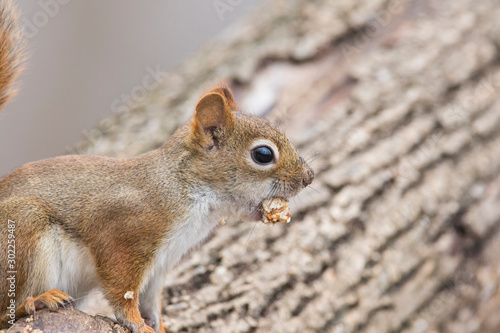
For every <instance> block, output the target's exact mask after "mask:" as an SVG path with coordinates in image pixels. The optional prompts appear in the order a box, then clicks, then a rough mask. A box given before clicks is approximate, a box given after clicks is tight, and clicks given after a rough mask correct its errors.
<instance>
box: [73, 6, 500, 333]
mask: <svg viewBox="0 0 500 333" xmlns="http://www.w3.org/2000/svg"><path fill="white" fill-rule="evenodd" d="M236 9H237V8H236ZM498 17H500V7H499V6H498V5H497V4H496V2H495V1H488V0H475V1H473V0H444V1H439V2H438V1H431V0H421V1H405V0H399V1H398V0H394V1H385V0H377V1H362V0H351V1H307V0H292V1H284V0H274V1H270V3H269V4H267V5H266V6H265V7H264V8H262V9H261V10H260V11H259V12H256V13H255V14H254V15H253V16H252V17H250V18H249V19H248V20H246V21H245V22H241V23H240V24H239V25H237V26H235V27H234V28H233V29H231V31H228V32H227V33H226V35H224V36H221V37H219V39H218V40H216V41H214V42H212V43H211V44H210V45H208V46H207V47H206V48H205V49H204V50H202V51H201V52H200V53H199V54H198V55H197V56H195V57H194V58H193V59H190V60H188V61H187V62H186V63H185V64H184V65H183V67H182V68H179V69H178V70H177V71H175V72H173V73H167V74H166V75H165V77H164V79H163V81H162V84H161V85H160V87H159V88H158V89H156V90H155V91H154V92H151V93H150V94H149V96H148V97H147V99H145V100H144V101H142V102H141V103H140V104H139V105H138V106H137V107H136V108H135V109H134V110H132V111H130V112H127V113H124V114H119V115H114V116H113V117H112V118H110V119H108V120H106V121H105V122H103V123H102V124H101V126H100V127H99V128H98V129H96V131H95V133H97V134H96V135H94V136H93V137H92V138H86V139H85V140H84V141H83V142H82V144H80V145H79V146H78V151H79V152H81V153H91V154H103V155H108V156H133V155H137V154H139V153H142V152H145V151H147V150H150V149H153V148H156V147H158V146H159V145H161V144H163V143H164V142H166V141H167V139H168V137H169V135H171V133H172V132H173V131H174V130H175V128H176V127H177V126H178V125H179V124H180V123H181V122H183V121H186V120H187V119H188V118H189V116H190V115H191V113H192V110H193V105H194V101H195V99H196V98H197V97H198V96H199V94H200V93H201V92H202V91H203V90H204V89H205V88H206V87H207V85H208V84H210V83H214V82H216V81H215V80H219V79H224V80H226V81H227V82H228V83H229V85H230V86H231V88H232V89H233V90H234V92H235V96H236V100H237V101H239V104H240V107H241V108H242V109H243V110H246V111H248V112H251V113H256V114H259V115H262V116H266V117H268V118H269V119H270V120H272V121H274V122H275V123H277V124H279V125H280V126H282V127H283V128H285V129H286V133H287V135H288V136H289V137H290V138H291V140H292V142H294V143H295V144H296V146H297V147H298V148H299V151H300V152H301V153H302V155H305V157H307V158H309V159H310V160H311V161H312V166H313V168H314V169H315V171H316V180H315V181H314V183H313V185H312V188H311V190H308V191H307V190H306V191H305V193H303V194H301V195H300V196H299V197H298V198H297V199H296V200H295V201H293V202H292V204H294V205H295V207H294V212H293V215H292V223H290V224H288V225H276V226H274V227H272V228H270V227H267V226H265V225H261V224H249V223H228V224H226V225H225V226H223V227H221V228H219V230H218V231H217V233H216V235H215V236H214V237H213V238H212V239H211V240H210V241H209V242H208V243H207V244H205V245H204V246H202V247H201V248H200V249H199V250H197V251H195V252H193V253H192V254H190V255H189V256H188V258H187V259H186V260H184V261H183V262H182V263H181V264H180V265H178V267H176V268H175V269H174V270H173V271H171V272H170V273H169V274H168V276H167V279H168V281H167V285H166V288H165V289H164V303H163V314H164V317H163V319H164V321H165V322H166V323H167V324H168V325H169V326H170V331H171V332H335V333H339V332H377V333H380V332H457V333H458V332H498V331H499V330H500V317H498V315H497V312H498V309H499V308H500V291H499V286H498V284H499V281H500V277H499V275H500V257H499V256H498V253H499V252H500V233H499V227H500V203H499V201H500V173H499V170H500V132H499V126H500V110H499V106H500V103H499V102H498V97H499V95H500V92H499V89H498V88H499V84H500V61H499V59H500V58H499V41H500V20H498ZM101 134H102V135H101ZM228 222H229V221H228Z"/></svg>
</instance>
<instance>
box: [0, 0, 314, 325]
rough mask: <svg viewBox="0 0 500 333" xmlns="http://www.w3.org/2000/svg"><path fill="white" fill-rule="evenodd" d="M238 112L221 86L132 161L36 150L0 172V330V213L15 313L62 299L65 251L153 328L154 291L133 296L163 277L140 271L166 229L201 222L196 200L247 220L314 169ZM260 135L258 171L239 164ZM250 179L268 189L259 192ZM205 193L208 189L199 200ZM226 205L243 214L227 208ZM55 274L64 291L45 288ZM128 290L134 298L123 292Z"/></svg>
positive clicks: (5, 75) (10, 62) (154, 263)
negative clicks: (275, 154) (267, 147)
mask: <svg viewBox="0 0 500 333" xmlns="http://www.w3.org/2000/svg"><path fill="white" fill-rule="evenodd" d="M9 8H10V7H8V6H7V7H6V6H5V5H4V6H3V8H2V9H0V13H2V14H1V15H3V16H2V17H4V18H5V17H9V10H10V9H9ZM3 22H5V21H3ZM9 22H10V21H9ZM11 24H12V22H11V23H9V24H3V25H2V26H1V28H2V29H4V28H6V27H7V28H8V27H10V26H11ZM10 32H11V29H10V30H9V29H7V30H2V31H1V32H0V36H3V37H1V38H3V40H4V41H11V40H13V39H12V38H11V37H9V33H10ZM6 36H7V37H6ZM14 39H15V38H14ZM10 43H12V42H10ZM9 45H14V44H9ZM9 54H11V53H9V52H8V50H6V49H2V55H1V56H0V66H1V68H2V72H1V73H0V82H2V86H1V88H2V91H8V87H7V86H6V84H7V83H8V82H11V81H12V76H13V75H14V72H15V70H14V69H15V68H17V66H18V64H17V61H18V57H15V56H14V57H13V56H12V55H10V56H9ZM5 96H9V95H8V94H7V95H5ZM4 102H5V100H4ZM236 110H238V107H237V106H236V103H235V101H234V98H233V96H232V93H231V91H230V90H229V88H227V87H225V86H221V87H216V88H215V89H213V90H211V91H209V92H208V93H207V94H205V95H204V96H203V97H202V98H201V99H200V101H199V102H198V103H197V105H196V108H195V114H194V116H193V119H192V120H191V122H190V123H188V124H185V125H184V126H182V127H181V128H180V129H179V130H177V132H176V133H175V134H174V135H173V137H172V138H171V140H170V141H169V142H167V143H166V144H165V145H164V146H162V147H160V148H159V149H156V150H154V151H151V152H149V153H146V154H143V155H141V156H138V157H135V158H132V159H116V158H107V157H92V156H62V157H57V158H52V159H46V160H42V161H39V162H34V163H29V164H26V165H24V166H22V167H21V168H19V169H17V170H15V171H13V172H12V173H10V174H9V175H7V176H5V177H4V178H2V179H0V262H1V263H2V264H1V265H2V269H1V270H0V295H1V297H0V327H4V326H7V321H8V319H9V318H8V317H7V314H8V312H7V311H6V309H7V306H8V305H9V302H10V299H9V298H8V297H6V296H5V295H7V293H8V291H9V284H8V283H7V282H6V281H7V280H6V279H7V277H8V276H9V275H8V273H7V270H6V269H4V268H3V267H4V263H6V262H7V260H8V257H7V246H8V241H9V238H8V234H9V229H8V226H7V221H8V220H11V221H14V222H15V240H16V243H15V244H16V258H15V260H16V267H15V270H16V272H17V273H16V284H15V286H16V295H15V301H16V306H17V311H16V314H17V315H23V314H26V313H32V312H33V310H34V309H36V308H38V307H41V306H47V307H50V308H55V307H57V306H58V304H63V303H65V302H67V301H71V300H72V299H71V297H70V296H69V295H68V294H67V292H68V291H69V290H70V289H71V288H76V287H81V286H83V285H84V284H85V283H87V281H76V282H74V281H73V282H72V281H58V282H57V281H56V282H54V280H53V277H54V276H59V275H58V274H62V273H61V272H62V271H64V269H71V267H72V265H73V264H75V265H79V263H71V262H70V263H68V262H65V261H64V260H63V259H61V258H63V257H64V255H65V253H72V252H71V251H74V252H76V253H77V254H75V256H77V257H76V258H77V259H78V260H81V261H83V262H85V265H90V266H91V268H92V269H93V270H94V271H95V275H96V278H97V281H98V283H96V285H95V287H100V288H101V289H102V290H103V293H104V295H105V297H106V298H107V300H108V301H109V303H110V305H111V307H112V308H113V310H114V312H115V314H116V317H117V319H118V320H119V321H121V322H122V323H124V324H125V325H127V326H128V327H129V328H131V329H132V330H133V331H134V332H153V330H152V328H151V327H149V326H148V325H146V324H145V322H144V320H143V317H144V318H146V319H147V320H148V323H150V324H151V325H152V326H154V327H155V328H156V330H157V331H158V332H160V331H163V325H162V323H161V321H160V322H155V320H156V321H158V320H159V317H160V316H159V314H158V313H154V314H152V313H149V312H148V311H149V310H147V309H148V307H147V305H148V304H147V303H148V302H153V303H154V304H157V300H158V298H160V296H161V295H160V294H161V293H160V292H158V293H157V294H155V295H149V294H145V296H144V297H145V298H144V299H143V300H142V301H141V304H140V305H139V298H140V297H143V296H142V295H143V294H141V292H143V291H141V290H140V289H141V286H143V284H144V283H146V281H156V280H154V279H158V278H161V276H160V277H158V276H154V277H148V274H149V273H148V272H152V271H154V269H155V268H156V267H158V265H160V264H161V263H159V262H158V260H159V259H158V258H160V257H158V256H160V255H161V254H162V252H161V251H162V250H161V249H164V246H165V244H168V242H171V239H172V237H177V236H176V234H175V230H176V229H175V228H178V227H179V226H181V225H184V224H187V223H191V224H193V223H200V224H201V223H203V222H204V221H202V220H203V219H204V218H205V216H201V217H199V218H200V219H201V220H200V221H198V220H196V219H198V215H196V214H197V213H198V210H197V208H196V207H198V206H199V205H200V202H201V206H199V207H204V206H203V205H210V209H207V211H208V212H209V213H210V214H212V213H213V214H216V215H217V214H219V213H220V214H233V215H234V216H240V215H238V214H244V216H249V218H254V217H255V216H256V215H255V214H257V211H258V210H257V209H258V205H259V203H260V202H262V200H264V199H265V198H266V197H270V196H278V197H284V198H289V197H292V196H294V195H295V194H297V193H298V192H299V191H300V190H301V189H302V188H304V187H305V186H307V185H309V184H310V183H311V182H312V180H313V178H314V175H313V172H312V170H311V169H310V168H309V166H308V165H307V164H306V163H305V162H304V160H303V159H301V158H300V157H299V156H298V155H297V152H296V151H295V149H294V148H293V146H292V145H291V144H290V142H289V141H288V139H287V138H286V137H285V136H284V135H283V134H282V133H281V132H279V131H278V130H277V129H276V128H275V127H274V126H272V125H271V124H270V123H269V122H268V121H266V120H263V119H261V118H258V117H253V116H250V115H246V114H244V113H240V112H234V111H236ZM258 139H266V140H269V141H272V142H273V143H274V144H275V145H276V147H277V148H278V150H279V160H278V161H277V162H276V165H273V166H272V167H270V168H269V169H266V170H258V169H256V168H255V167H253V166H252V163H251V162H249V156H250V147H251V145H252V143H253V142H255V140H258ZM268 185H269V186H268ZM271 185H272V187H271ZM259 188H266V189H267V190H266V193H262V192H259V191H260V190H259ZM207 191H208V192H207ZM205 193H209V196H210V195H211V196H212V197H214V198H211V199H210V200H211V201H210V200H208V199H207V200H208V201H206V200H205V198H204V196H203V195H205ZM196 205H198V206H196ZM235 207H236V208H238V209H242V212H243V213H242V212H240V211H238V212H236V213H233V212H231V213H228V212H227V211H228V209H230V208H231V209H232V208H235ZM241 207H243V208H241ZM214 212H215V213H214ZM207 214H208V213H207ZM252 214H253V215H252ZM193 216H194V217H195V218H194V219H195V220H196V221H194V220H193ZM231 216H232V215H231ZM213 217H214V216H212V215H210V218H213ZM215 217H217V216H215ZM221 217H222V216H221ZM257 217H258V216H257ZM193 236H195V235H193ZM54 249H55V250H54ZM167 254H169V253H167ZM58 256H61V258H59V257H58ZM71 258H73V257H71ZM161 258H162V257H161ZM75 260H76V259H75ZM54 263H55V264H56V266H50V265H52V264H54ZM47 267H55V268H54V269H55V271H48V268H47ZM61 276H62V275H61ZM148 278H150V280H148ZM71 282H72V283H73V284H78V285H71V284H69V283H71ZM57 283H59V285H63V286H66V287H64V288H66V289H68V290H66V289H64V288H63V289H64V290H61V291H59V290H54V289H52V288H55V287H56V286H57ZM93 286H94V285H93ZM127 291H132V292H133V293H134V295H135V297H133V298H132V299H126V298H125V297H124V293H125V292H127ZM36 295H40V296H37V297H33V296H36ZM72 296H75V298H76V297H77V296H78V295H72ZM23 301H24V302H23ZM19 304H21V305H19ZM160 309H161V306H160V307H159V310H160ZM159 310H158V312H159ZM141 312H144V313H141ZM154 318H157V319H154Z"/></svg>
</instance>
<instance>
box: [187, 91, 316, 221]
mask: <svg viewBox="0 0 500 333" xmlns="http://www.w3.org/2000/svg"><path fill="white" fill-rule="evenodd" d="M195 109H196V110H195V113H194V116H193V118H192V120H191V122H190V124H189V125H188V126H189V133H188V135H187V141H186V145H187V147H188V150H189V152H190V154H189V155H190V158H189V159H188V161H186V163H185V165H184V167H185V168H186V169H189V170H190V172H189V173H188V174H189V175H190V176H194V177H195V178H196V179H195V183H196V184H200V185H202V186H211V187H213V188H214V189H215V190H216V193H217V195H220V196H222V198H223V200H224V202H229V203H234V204H235V205H237V206H238V210H239V213H238V215H239V218H242V219H254V220H258V219H260V213H259V211H260V209H259V208H260V205H261V204H262V202H263V201H264V200H265V199H267V198H275V197H280V198H284V199H289V198H291V197H293V196H295V195H296V194H297V193H298V192H299V191H300V190H302V189H303V188H305V187H306V186H308V185H309V184H311V182H312V181H313V179H314V172H313V170H312V169H311V168H310V167H309V165H307V163H306V162H305V161H304V159H303V158H301V157H299V155H298V154H297V151H296V150H295V148H294V147H293V145H292V144H291V143H290V141H289V140H288V139H287V137H286V136H285V135H284V134H283V133H281V132H280V131H279V130H278V129H277V128H276V127H275V126H273V125H272V124H271V123H270V122H269V121H267V120H265V119H262V118H259V117H256V116H251V115H248V114H245V113H242V112H240V111H239V109H238V107H237V105H236V103H235V101H234V98H233V95H232V93H231V91H230V90H229V88H227V87H218V88H215V89H212V90H211V91H209V92H208V93H206V94H205V95H204V96H202V98H201V99H200V100H199V101H198V103H197V104H196V108H195Z"/></svg>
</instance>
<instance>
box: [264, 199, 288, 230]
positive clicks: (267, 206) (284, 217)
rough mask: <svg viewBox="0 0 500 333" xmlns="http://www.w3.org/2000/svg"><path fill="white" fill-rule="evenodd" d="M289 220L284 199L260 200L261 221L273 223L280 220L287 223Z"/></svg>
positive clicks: (286, 203) (286, 202)
mask: <svg viewBox="0 0 500 333" xmlns="http://www.w3.org/2000/svg"><path fill="white" fill-rule="evenodd" d="M290 220H291V214H290V208H289V207H288V201H286V200H285V199H282V198H270V199H266V200H264V201H263V202H262V219H261V222H262V223H264V224H268V225H274V224H276V223H280V222H284V223H289V222H290Z"/></svg>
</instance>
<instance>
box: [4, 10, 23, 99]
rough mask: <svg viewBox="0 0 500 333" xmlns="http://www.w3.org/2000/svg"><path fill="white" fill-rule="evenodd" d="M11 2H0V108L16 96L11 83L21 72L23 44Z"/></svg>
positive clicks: (16, 15)
mask: <svg viewBox="0 0 500 333" xmlns="http://www.w3.org/2000/svg"><path fill="white" fill-rule="evenodd" d="M18 18H19V15H18V12H17V10H16V9H15V7H14V5H13V4H12V1H11V0H1V1H0V108H2V107H3V106H4V105H5V103H6V102H7V101H8V100H9V99H10V98H11V97H13V96H14V95H15V94H16V89H15V88H14V87H13V86H12V82H13V81H14V80H15V78H16V77H17V76H18V74H19V73H20V72H21V70H22V66H23V59H24V43H23V39H22V29H21V28H20V26H19V24H18V22H19V20H18Z"/></svg>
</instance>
